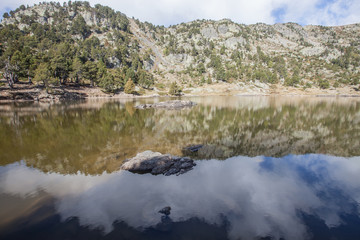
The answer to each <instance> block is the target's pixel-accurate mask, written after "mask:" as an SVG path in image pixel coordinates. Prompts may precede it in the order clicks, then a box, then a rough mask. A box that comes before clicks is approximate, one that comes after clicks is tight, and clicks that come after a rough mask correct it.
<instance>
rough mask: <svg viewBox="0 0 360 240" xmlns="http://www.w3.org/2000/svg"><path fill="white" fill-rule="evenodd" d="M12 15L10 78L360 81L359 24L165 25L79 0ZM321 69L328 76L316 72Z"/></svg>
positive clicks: (0, 59) (121, 85) (111, 89)
mask: <svg viewBox="0 0 360 240" xmlns="http://www.w3.org/2000/svg"><path fill="white" fill-rule="evenodd" d="M89 14H90V15H91V16H92V17H91V18H90V17H89ZM3 17H4V19H3V22H2V25H0V43H1V44H0V69H1V71H2V73H3V77H4V78H5V79H6V80H7V83H8V85H9V86H10V87H13V85H14V84H15V83H16V82H18V81H19V79H20V80H23V81H24V80H27V81H28V82H32V81H34V82H35V83H38V84H43V85H44V86H45V87H46V88H51V87H52V86H54V85H57V86H59V85H60V86H61V85H68V84H73V85H76V86H79V85H87V86H91V87H100V88H102V89H103V91H105V92H108V93H116V92H119V91H123V90H124V89H125V83H126V82H127V81H128V79H129V78H130V79H131V80H132V82H133V83H134V84H135V85H136V86H139V87H141V88H142V89H151V87H152V86H153V85H156V84H159V82H157V81H161V80H162V79H166V78H167V79H170V80H173V79H174V78H175V77H176V79H181V81H178V82H177V84H178V85H179V86H182V85H185V84H186V85H187V86H195V87H196V86H199V85H204V84H205V83H208V84H210V83H212V82H213V81H215V82H228V83H234V82H235V83H236V82H245V83H246V82H255V81H260V82H262V83H265V84H278V83H280V84H283V85H285V86H291V87H299V88H304V89H306V88H308V87H309V86H307V85H306V83H307V82H308V80H309V79H312V83H313V85H312V86H313V87H319V88H328V87H330V85H331V86H334V87H340V86H346V85H358V84H359V81H360V75H359V72H360V69H359V68H360V43H359V41H358V39H359V37H360V35H359V33H358V31H356V29H357V28H358V26H357V25H356V24H355V25H354V26H350V25H349V26H344V28H343V29H342V30H341V31H336V30H335V29H334V28H333V27H322V26H312V27H311V28H310V27H309V29H307V28H303V27H301V26H300V25H298V24H295V23H287V24H282V25H281V28H283V30H279V28H277V27H276V26H270V25H266V24H254V25H249V26H246V25H244V24H237V23H234V22H231V21H229V20H221V21H212V20H196V21H193V22H190V23H181V24H178V25H175V26H170V27H168V28H165V27H163V26H154V25H153V24H151V23H148V22H141V21H139V20H138V19H129V18H127V17H126V16H125V15H124V14H122V13H120V12H117V11H114V10H113V9H111V8H109V7H106V6H102V5H100V4H97V5H95V6H94V7H92V6H90V4H89V3H88V2H78V1H77V2H71V1H69V2H68V3H64V4H60V3H54V2H51V3H40V4H39V5H35V6H33V7H25V6H23V5H22V6H20V7H19V8H18V9H16V10H15V11H10V12H9V13H5V14H4V15H3ZM131 29H136V32H137V33H136V34H134V33H132V32H131ZM221 29H223V30H221ZM224 31H225V32H224ZM305 33H306V34H305ZM139 34H140V35H139ZM145 36H146V41H145V40H144V37H145ZM309 36H311V37H312V40H311V41H310V39H309ZM314 41H315V42H316V43H317V44H313V42H314ZM283 42H286V44H284V43H283ZM314 46H319V47H318V48H315V47H314ZM319 49H320V50H319ZM174 64H176V65H178V66H179V68H178V67H176V68H173V65H174ZM161 66H168V67H169V69H161ZM159 67H160V68H159ZM159 69H161V70H162V71H160V70H159ZM165 73H169V74H170V75H173V76H166V74H165ZM174 75H175V76H174ZM320 76H326V79H327V80H321V81H320V80H319V81H318V80H316V79H319V78H320ZM169 77H170V78H169ZM172 77H174V78H172ZM156 82H157V83H156ZM165 82H166V81H165ZM165 82H164V83H165ZM327 82H328V83H327ZM165 84H166V83H165Z"/></svg>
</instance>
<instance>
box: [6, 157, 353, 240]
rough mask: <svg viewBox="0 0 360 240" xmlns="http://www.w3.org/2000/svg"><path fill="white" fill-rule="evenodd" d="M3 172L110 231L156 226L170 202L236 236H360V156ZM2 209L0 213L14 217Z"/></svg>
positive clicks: (174, 215)
mask: <svg viewBox="0 0 360 240" xmlns="http://www.w3.org/2000/svg"><path fill="white" fill-rule="evenodd" d="M0 176H1V177H0V193H1V194H2V196H16V197H19V198H23V199H26V198H30V199H31V198H33V199H34V198H36V196H37V194H38V193H39V192H40V193H41V196H44V195H45V196H48V198H49V199H53V201H54V202H55V212H56V213H58V214H60V215H61V218H62V220H63V221H64V220H66V219H68V218H71V217H77V219H78V220H79V223H80V225H82V226H91V227H92V228H99V227H102V229H104V231H105V234H109V233H110V232H111V231H112V230H113V226H114V225H113V223H114V221H120V222H121V221H122V222H125V223H126V224H127V225H128V226H130V227H132V228H135V229H142V230H145V229H147V228H149V227H150V226H156V225H157V224H159V223H160V222H161V216H160V214H159V213H158V211H159V210H160V209H162V208H163V207H165V206H171V208H172V210H171V214H170V217H171V221H173V222H183V221H186V220H189V219H194V218H197V219H203V221H205V222H206V223H208V224H215V225H216V226H223V224H224V221H225V222H227V223H228V227H227V228H226V229H227V236H228V238H230V239H238V238H241V239H254V238H257V237H266V236H271V237H273V238H275V239H279V238H281V237H283V238H285V239H308V238H318V237H319V236H317V235H316V234H318V232H319V231H318V230H319V229H318V228H319V227H320V226H321V227H322V228H323V230H322V231H323V232H322V233H321V234H323V235H321V236H322V237H323V238H324V236H327V237H329V236H330V237H336V238H337V239H346V237H344V236H346V234H345V235H344V232H342V231H341V229H343V230H344V229H345V230H346V231H348V233H350V234H352V235H351V236H355V238H356V239H359V237H360V231H359V229H358V225H355V228H346V225H347V224H350V225H351V223H352V221H353V222H354V221H357V222H359V213H360V212H359V202H360V157H352V158H342V157H332V156H327V155H315V154H311V155H299V156H296V155H288V156H285V157H283V158H270V157H254V158H249V157H242V156H238V157H232V158H229V159H226V160H225V161H217V160H203V161H198V165H197V166H196V167H195V169H194V170H192V171H190V172H188V173H186V174H184V175H180V176H168V177H165V176H153V175H150V174H145V175H137V174H132V173H129V172H126V171H117V172H113V173H110V174H109V173H103V174H101V175H96V176H89V175H84V174H82V173H77V174H72V175H61V174H58V173H44V172H41V171H39V170H37V169H34V168H29V167H27V166H26V165H25V164H24V163H15V164H10V165H7V166H4V167H0ZM3 199H4V197H2V198H0V201H4V200H3ZM11 204H12V203H11V202H10V203H9V202H8V203H7V206H8V207H9V208H11ZM20 210H21V208H20ZM20 210H19V211H20ZM2 214H3V216H1V217H0V219H8V217H9V216H7V215H6V214H5V213H2ZM4 215H5V216H4ZM10 215H11V216H14V215H15V216H16V215H17V213H16V211H14V212H13V213H11V214H10ZM18 215H19V216H20V215H21V214H18ZM309 219H310V220H311V219H312V220H311V221H310V220H309ZM349 219H350V220H349ZM351 219H355V220H351ZM28 221H30V220H28ZM314 221H315V224H312V223H314ZM6 224H7V226H9V225H11V223H9V222H7V223H6ZM6 224H5V223H3V227H4V225H6ZM356 226H357V227H356ZM0 229H1V228H0ZM3 229H5V228H3ZM324 229H325V230H324ZM339 229H340V230H339ZM169 231H170V232H171V229H170V230H169ZM320 232H321V231H320ZM324 234H325V235H324ZM321 236H320V237H321ZM327 237H326V238H327ZM355 238H352V239H355Z"/></svg>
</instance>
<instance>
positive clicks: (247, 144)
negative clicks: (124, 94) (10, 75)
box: [0, 97, 360, 239]
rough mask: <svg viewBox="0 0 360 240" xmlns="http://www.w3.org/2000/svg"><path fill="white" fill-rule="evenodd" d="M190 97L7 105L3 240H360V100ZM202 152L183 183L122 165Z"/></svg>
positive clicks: (1, 143)
mask: <svg viewBox="0 0 360 240" xmlns="http://www.w3.org/2000/svg"><path fill="white" fill-rule="evenodd" d="M192 100H193V101H196V102H198V105H197V106H196V107H194V108H191V109H183V110H180V111H166V110H154V109H149V110H136V109H134V108H133V106H134V105H136V104H138V103H143V102H152V101H160V100H157V99H155V100H154V99H148V100H139V101H136V102H133V101H90V102H82V103H67V104H61V105H37V104H10V105H9V104H3V105H0V163H1V166H0V206H1V208H0V239H360V218H359V214H360V212H359V211H360V208H359V202H360V157H359V156H360V146H359V145H360V143H359V140H360V100H359V99H356V98H340V99H336V98H326V99H324V98H270V97H206V98H193V99H192ZM191 144H203V145H204V147H203V148H202V150H201V151H200V152H199V153H198V154H196V155H193V157H195V158H196V159H198V161H197V166H196V167H195V168H194V169H193V170H192V171H190V172H188V173H186V174H184V175H180V176H153V175H150V174H145V175H139V174H132V173H129V172H126V171H119V170H118V169H119V166H120V165H121V163H122V161H123V160H124V159H126V158H129V157H132V156H134V155H136V153H138V152H142V151H145V150H153V151H160V152H162V153H172V154H176V155H186V154H187V152H186V151H183V148H184V147H186V146H188V145H191ZM210 159H211V160H210ZM217 159H219V160H217ZM166 206H171V214H170V215H169V216H168V217H165V216H162V214H160V213H159V212H158V211H159V210H161V209H162V208H164V207H166Z"/></svg>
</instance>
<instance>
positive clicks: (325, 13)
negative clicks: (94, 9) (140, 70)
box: [0, 0, 360, 26]
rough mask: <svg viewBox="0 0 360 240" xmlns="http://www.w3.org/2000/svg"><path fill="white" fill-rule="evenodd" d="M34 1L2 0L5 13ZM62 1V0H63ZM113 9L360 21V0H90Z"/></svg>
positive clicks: (158, 14) (147, 15)
mask: <svg viewBox="0 0 360 240" xmlns="http://www.w3.org/2000/svg"><path fill="white" fill-rule="evenodd" d="M38 2H39V1H34V0H28V1H25V0H11V1H10V0H3V1H1V3H0V14H1V17H2V15H3V13H4V12H8V11H9V10H12V9H16V8H17V7H19V6H20V5H21V4H24V5H25V6H26V5H27V4H29V5H33V4H34V3H38ZM60 2H61V1H60ZM89 2H90V3H91V4H92V5H94V4H97V3H100V4H102V5H106V6H109V7H112V8H114V9H115V10H118V11H120V12H123V13H125V14H126V15H127V16H129V17H132V16H134V17H135V18H139V19H140V20H142V21H148V22H151V23H153V24H157V25H165V26H169V25H174V24H178V23H181V22H188V21H192V20H195V19H213V20H219V19H223V18H229V19H231V20H233V21H234V22H238V23H245V24H253V23H258V22H263V23H268V24H274V23H279V22H280V23H281V22H296V23H300V24H302V25H310V24H313V25H326V26H334V25H345V24H352V23H360V0H300V1H299V0H196V1H195V0H156V1H152V0H132V1H129V0H107V1H100V0H89Z"/></svg>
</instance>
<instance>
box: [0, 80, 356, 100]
mask: <svg viewBox="0 0 360 240" xmlns="http://www.w3.org/2000/svg"><path fill="white" fill-rule="evenodd" d="M143 91H145V92H144V94H142V95H135V94H126V93H124V92H120V93H117V94H108V93H105V92H103V91H102V90H101V89H100V88H98V87H88V86H76V87H74V86H69V85H68V86H61V87H55V88H54V92H53V93H47V92H46V91H45V89H44V88H43V87H37V86H35V85H28V84H25V83H20V84H18V85H17V86H16V88H15V89H10V88H8V87H2V88H0V103H6V102H58V101H69V100H88V99H145V98H179V97H201V96H235V97H237V96H238V97H260V96H268V97H270V96H289V97H331V98H357V97H360V87H359V88H356V87H355V86H345V87H342V88H336V89H335V88H330V89H320V88H307V89H302V88H296V87H285V86H282V85H270V86H269V85H262V86H258V84H248V85H244V84H233V83H214V84H211V85H206V86H199V87H192V88H185V89H184V90H183V94H182V95H181V96H171V95H168V94H167V91H165V90H164V91H159V90H158V89H156V88H155V87H154V89H153V90H143Z"/></svg>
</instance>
